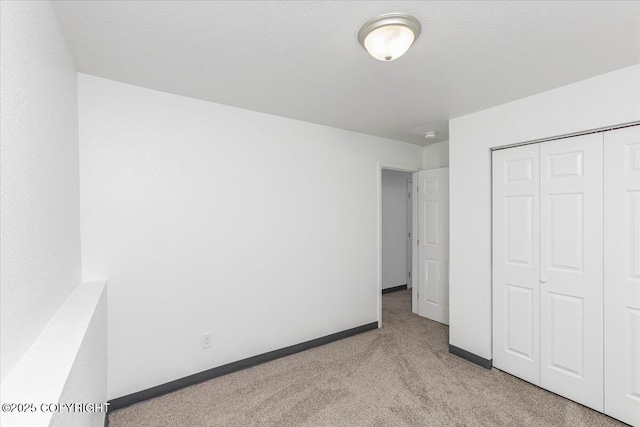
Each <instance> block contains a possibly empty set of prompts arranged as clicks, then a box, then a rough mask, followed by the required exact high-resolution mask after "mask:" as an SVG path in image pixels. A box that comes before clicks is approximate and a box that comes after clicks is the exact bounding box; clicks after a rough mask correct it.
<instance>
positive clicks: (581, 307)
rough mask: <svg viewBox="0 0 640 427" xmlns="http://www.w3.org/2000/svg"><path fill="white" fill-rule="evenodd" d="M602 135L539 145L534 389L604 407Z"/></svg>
mask: <svg viewBox="0 0 640 427" xmlns="http://www.w3.org/2000/svg"><path fill="white" fill-rule="evenodd" d="M602 139H603V136H602V133H596V134H589V135H584V136H577V137H573V138H566V139H561V140H557V141H550V142H545V143H542V144H541V145H540V220H541V225H540V235H541V256H540V265H541V266H540V347H541V355H540V361H541V365H540V385H541V386H542V387H544V388H546V389H548V390H551V391H553V392H555V393H558V394H560V395H562V396H565V397H568V398H569V399H572V400H574V401H576V402H578V403H582V404H583V405H586V406H589V407H591V408H593V409H596V410H599V411H602V410H603V400H604V399H603V313H602V311H603V302H602V297H603V265H602V260H603V236H602V233H603V218H602V216H603V213H602V209H603V205H602V197H603V181H602V172H603V171H602V168H603V166H602V154H603V153H602V150H603V147H602Z"/></svg>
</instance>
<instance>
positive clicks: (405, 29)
mask: <svg viewBox="0 0 640 427" xmlns="http://www.w3.org/2000/svg"><path fill="white" fill-rule="evenodd" d="M420 29H421V28H420V22H419V21H418V20H417V19H416V18H414V17H413V16H410V15H405V14H402V13H388V14H386V15H381V16H378V17H377V18H374V19H371V20H370V21H367V22H366V23H365V24H364V25H363V26H362V28H361V29H360V32H359V33H358V40H359V41H360V44H361V45H362V46H363V47H364V48H365V49H366V50H367V52H369V54H370V55H371V56H373V57H374V58H376V59H378V60H380V61H393V60H394V59H398V58H399V57H401V56H402V55H404V54H405V53H406V52H407V50H409V48H410V47H411V45H412V44H413V42H414V41H415V40H416V39H417V38H418V35H420Z"/></svg>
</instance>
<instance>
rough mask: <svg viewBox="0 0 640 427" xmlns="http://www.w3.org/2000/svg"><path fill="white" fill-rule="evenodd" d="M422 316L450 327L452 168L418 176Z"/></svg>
mask: <svg viewBox="0 0 640 427" xmlns="http://www.w3.org/2000/svg"><path fill="white" fill-rule="evenodd" d="M418 254H419V262H418V270H419V271H418V274H419V281H418V283H419V286H418V314H419V315H421V316H424V317H427V318H429V319H431V320H435V321H437V322H440V323H444V324H446V325H448V324H449V168H440V169H432V170H426V171H420V172H418Z"/></svg>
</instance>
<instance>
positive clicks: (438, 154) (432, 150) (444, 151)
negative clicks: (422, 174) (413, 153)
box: [422, 141, 449, 169]
mask: <svg viewBox="0 0 640 427" xmlns="http://www.w3.org/2000/svg"><path fill="white" fill-rule="evenodd" d="M422 156H423V157H422V168H423V169H439V168H446V167H447V166H449V141H443V142H438V143H436V144H430V145H427V146H425V147H423V149H422Z"/></svg>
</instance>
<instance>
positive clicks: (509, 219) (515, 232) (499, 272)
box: [493, 144, 540, 385]
mask: <svg viewBox="0 0 640 427" xmlns="http://www.w3.org/2000/svg"><path fill="white" fill-rule="evenodd" d="M539 150H540V145H539V144H533V145H525V146H522V147H515V148H508V149H505V150H499V151H494V152H493V340H494V341H493V365H494V366H495V367H496V368H498V369H501V370H503V371H506V372H509V373H511V374H513V375H515V376H517V377H520V378H522V379H524V380H526V381H529V382H532V383H534V384H537V385H539V384H540V347H539V345H540V335H539V331H540V320H539V289H540V283H539V268H540V266H539V242H540V233H539V198H540V197H539V193H540V187H539V156H540V153H539Z"/></svg>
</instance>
